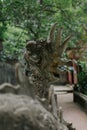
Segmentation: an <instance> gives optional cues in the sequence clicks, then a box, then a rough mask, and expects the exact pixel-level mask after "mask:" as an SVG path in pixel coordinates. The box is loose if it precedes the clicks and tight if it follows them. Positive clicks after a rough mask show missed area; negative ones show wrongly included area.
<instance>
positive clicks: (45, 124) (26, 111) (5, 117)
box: [0, 94, 58, 130]
mask: <svg viewBox="0 0 87 130" xmlns="http://www.w3.org/2000/svg"><path fill="white" fill-rule="evenodd" d="M57 128H58V126H57V121H56V120H55V118H54V117H53V116H52V115H51V113H50V112H48V111H47V110H46V109H45V108H44V107H43V106H42V105H41V104H40V102H39V101H38V100H33V99H32V98H31V97H29V96H26V95H13V94H3V95H2V94H1V95H0V130H58V129H57Z"/></svg>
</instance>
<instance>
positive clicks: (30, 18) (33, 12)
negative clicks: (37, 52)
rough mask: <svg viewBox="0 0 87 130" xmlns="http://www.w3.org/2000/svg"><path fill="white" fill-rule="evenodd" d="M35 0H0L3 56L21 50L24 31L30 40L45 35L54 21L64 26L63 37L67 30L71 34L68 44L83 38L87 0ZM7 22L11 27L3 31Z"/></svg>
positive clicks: (24, 36) (11, 54) (71, 44)
mask: <svg viewBox="0 0 87 130" xmlns="http://www.w3.org/2000/svg"><path fill="white" fill-rule="evenodd" d="M38 1H39V0H0V38H3V39H4V48H5V50H4V57H6V56H9V57H10V56H11V57H13V55H14V57H15V56H16V53H17V55H18V54H20V51H21V50H20V48H22V47H23V46H24V43H25V41H26V35H27V36H28V38H27V39H29V40H39V39H43V38H44V39H45V38H47V35H48V33H49V29H50V26H51V24H53V23H55V22H57V23H58V27H62V28H63V31H64V32H63V39H64V38H65V37H66V36H67V35H68V34H72V35H73V38H72V40H71V41H70V42H69V46H70V47H72V46H75V43H76V41H78V40H79V39H81V38H82V37H81V35H82V33H83V31H82V28H83V27H82V25H86V26H87V17H86V13H87V8H86V7H87V0H84V1H83V0H43V3H42V4H40V3H39V2H38ZM8 25H9V28H10V29H8V30H7V31H6V29H7V28H8V27H7V26H8ZM13 27H14V29H13ZM15 27H16V30H15ZM17 28H18V30H21V31H19V32H18V31H17ZM22 32H23V33H22ZM22 35H23V36H22ZM24 39H25V41H23V40H24ZM83 40H85V41H86V38H85V37H83Z"/></svg>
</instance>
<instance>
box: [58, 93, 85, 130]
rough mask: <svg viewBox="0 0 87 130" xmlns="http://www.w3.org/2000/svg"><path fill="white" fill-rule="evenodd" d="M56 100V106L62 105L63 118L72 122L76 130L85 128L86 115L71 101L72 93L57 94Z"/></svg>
mask: <svg viewBox="0 0 87 130" xmlns="http://www.w3.org/2000/svg"><path fill="white" fill-rule="evenodd" d="M57 100H58V106H61V107H62V110H63V118H64V120H66V121H67V122H69V123H71V122H72V123H73V127H74V128H76V130H87V115H86V114H85V112H84V111H83V110H82V109H81V107H80V106H79V105H78V104H76V103H74V102H73V94H72V93H67V94H65V93H61V94H58V95H57Z"/></svg>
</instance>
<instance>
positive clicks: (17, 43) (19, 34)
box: [2, 26, 28, 60]
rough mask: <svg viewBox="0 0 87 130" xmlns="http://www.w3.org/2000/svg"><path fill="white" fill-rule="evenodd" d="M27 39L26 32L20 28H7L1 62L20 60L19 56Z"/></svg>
mask: <svg viewBox="0 0 87 130" xmlns="http://www.w3.org/2000/svg"><path fill="white" fill-rule="evenodd" d="M27 39H28V36H27V35H26V31H24V30H22V29H20V28H15V27H12V26H8V27H7V31H6V32H5V33H4V42H3V46H4V51H3V55H2V57H3V60H5V59H18V58H20V57H21V55H23V50H24V47H25V44H26V40H27Z"/></svg>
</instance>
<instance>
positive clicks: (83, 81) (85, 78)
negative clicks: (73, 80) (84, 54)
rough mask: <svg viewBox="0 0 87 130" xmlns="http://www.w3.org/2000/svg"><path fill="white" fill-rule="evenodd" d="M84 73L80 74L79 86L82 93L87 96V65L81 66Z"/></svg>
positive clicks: (82, 64)
mask: <svg viewBox="0 0 87 130" xmlns="http://www.w3.org/2000/svg"><path fill="white" fill-rule="evenodd" d="M80 65H81V67H82V71H81V72H80V73H79V74H78V86H79V90H80V92H82V93H84V94H87V68H86V64H85V63H81V64H80Z"/></svg>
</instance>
